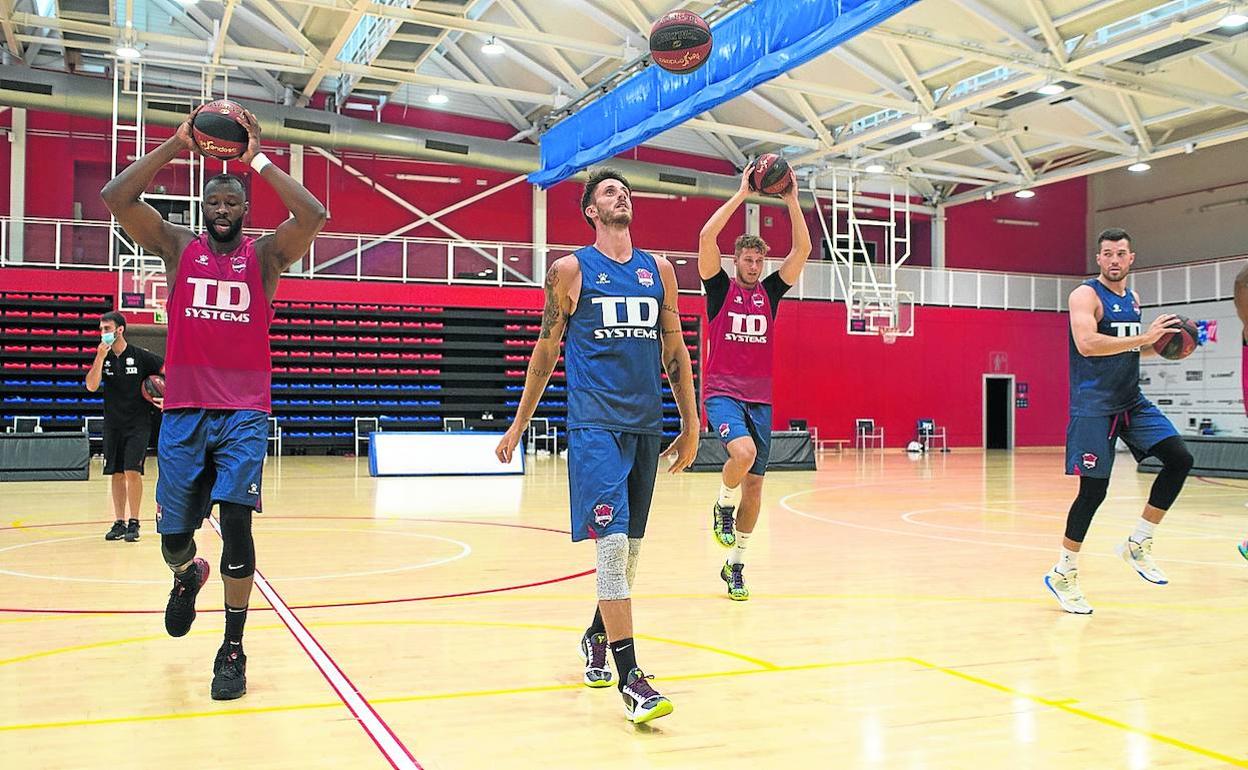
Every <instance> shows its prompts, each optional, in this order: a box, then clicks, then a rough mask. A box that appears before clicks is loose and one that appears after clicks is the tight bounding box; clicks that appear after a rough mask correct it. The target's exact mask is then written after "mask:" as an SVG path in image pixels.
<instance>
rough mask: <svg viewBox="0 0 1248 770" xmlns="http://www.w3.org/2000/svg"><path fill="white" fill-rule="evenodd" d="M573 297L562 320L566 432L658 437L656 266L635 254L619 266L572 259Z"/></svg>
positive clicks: (596, 254) (586, 257) (598, 259)
mask: <svg viewBox="0 0 1248 770" xmlns="http://www.w3.org/2000/svg"><path fill="white" fill-rule="evenodd" d="M575 255H576V258H577V260H578V261H579V262H580V264H581V296H580V299H579V300H578V301H577V304H576V310H575V311H573V313H572V317H571V318H569V319H568V327H567V345H566V347H565V349H564V368H565V370H566V371H567V375H568V427H569V428H606V429H608V430H616V431H622V432H625V433H648V434H655V435H662V433H663V397H662V390H661V384H660V380H659V371H660V369H661V368H662V347H663V345H662V342H661V341H660V335H661V328H660V325H659V311H660V309H661V308H662V306H663V281H662V280H661V279H660V278H659V266H658V264H657V263H656V262H655V261H654V257H652V256H650V255H649V254H647V253H646V252H644V251H641V250H640V249H633V256H632V257H631V258H630V259H629V260H628V262H626V263H624V264H620V263H619V262H615V261H614V260H611V259H609V258H608V257H607V256H606V255H604V254H603V253H602V252H600V251H598V249H596V248H594V247H593V246H586V247H584V248H582V249H578V250H577V251H576V252H575Z"/></svg>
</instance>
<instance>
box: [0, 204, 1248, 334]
mask: <svg viewBox="0 0 1248 770" xmlns="http://www.w3.org/2000/svg"><path fill="white" fill-rule="evenodd" d="M13 226H14V224H13V221H12V220H11V218H9V217H0V267H51V268H56V269H60V268H74V269H81V268H87V269H99V270H119V269H121V267H122V265H119V264H112V263H111V262H110V259H109V248H108V238H109V228H108V222H96V221H88V220H69V219H42V218H34V217H27V218H25V219H24V220H22V224H21V226H22V229H23V234H24V240H23V242H24V253H23V254H22V256H21V258H14V255H13V254H11V252H10V248H9V241H10V238H9V235H10V232H11V230H12V228H13ZM245 232H246V233H247V234H248V235H254V236H259V235H264V234H266V233H267V232H271V231H265V230H252V229H248V230H246V231H245ZM578 248H580V247H579V246H572V245H552V246H547V247H545V248H544V249H539V248H536V247H534V246H533V244H531V243H514V242H505V241H458V240H452V239H445V238H406V237H396V238H389V239H386V240H384V241H379V240H378V239H377V236H375V235H369V234H363V233H351V234H348V233H321V234H320V235H319V236H317V238H316V240H315V242H313V244H312V248H311V249H310V251H309V253H308V256H307V257H305V258H304V259H303V260H301V261H300V262H298V263H296V264H295V265H293V266H292V267H291V269H290V270H289V271H287V273H286V275H289V276H293V277H299V278H330V279H338V280H351V281H396V282H402V283H439V284H466V285H476V286H531V287H532V286H540V285H541V280H542V274H543V272H544V270H543V267H544V266H545V265H547V264H549V263H550V262H553V261H554V260H555V259H558V258H559V257H561V256H563V255H565V254H570V253H572V252H573V251H575V250H576V249H578ZM652 253H654V254H655V255H659V256H664V257H667V258H668V259H669V260H670V261H671V262H672V264H673V266H674V267H675V268H676V276H677V279H678V281H679V283H680V286H681V292H682V293H688V294H700V293H701V291H702V289H701V281H700V280H699V277H698V265H697V262H698V259H697V254H695V253H693V252H684V251H653V252H652ZM730 264H731V258H729V257H724V265H725V267H729V266H730ZM779 265H780V260H768V270H769V271H770V270H775V269H776V268H777V267H779ZM1246 265H1248V257H1233V258H1229V259H1222V260H1215V261H1209V262H1197V263H1191V264H1186V265H1178V266H1174V267H1159V268H1145V269H1138V270H1135V271H1134V272H1133V273H1132V283H1133V286H1134V288H1135V289H1136V291H1138V292H1139V294H1140V300H1141V303H1142V304H1143V305H1145V306H1156V305H1163V304H1178V303H1185V302H1200V301H1209V300H1218V299H1227V298H1229V297H1231V295H1232V292H1233V290H1234V281H1235V276H1236V275H1237V274H1238V273H1239V271H1240V270H1242V269H1243V268H1244V267H1245V266H1246ZM1083 280H1084V278H1083V277H1081V276H1055V275H1039V274H1030V273H1005V272H994V271H985V270H957V269H933V268H926V267H902V268H898V269H897V289H898V290H899V291H904V292H911V293H913V294H914V297H915V304H916V305H926V306H936V307H942V306H943V307H971V308H986V309H1001V310H1048V311H1060V310H1065V308H1066V297H1067V295H1068V294H1070V292H1071V291H1072V290H1073V289H1074V288H1075V287H1076V286H1078V285H1079V283H1080V282H1081V281H1083ZM790 296H791V297H795V298H797V299H805V300H830V301H833V302H843V301H845V296H844V290H843V288H842V287H841V286H840V285H839V282H838V281H837V280H836V279H835V270H834V266H833V264H832V262H830V261H826V260H812V261H811V262H810V263H808V265H807V266H806V269H805V270H804V271H803V272H802V277H801V279H800V280H799V281H798V283H797V286H795V287H794V289H793V292H792V294H790Z"/></svg>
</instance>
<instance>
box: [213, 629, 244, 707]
mask: <svg viewBox="0 0 1248 770" xmlns="http://www.w3.org/2000/svg"><path fill="white" fill-rule="evenodd" d="M246 694H247V656H246V655H245V654H244V653H243V646H242V645H241V644H231V643H230V642H223V643H222V644H221V649H219V650H217V659H216V660H214V661H213V662H212V699H213V700H234V699H235V698H241V697H243V696H244V695H246Z"/></svg>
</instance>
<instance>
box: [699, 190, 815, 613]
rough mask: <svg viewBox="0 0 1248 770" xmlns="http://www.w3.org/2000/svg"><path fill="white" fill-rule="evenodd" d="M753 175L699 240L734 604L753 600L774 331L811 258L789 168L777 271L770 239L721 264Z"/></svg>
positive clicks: (717, 524)
mask: <svg viewBox="0 0 1248 770" xmlns="http://www.w3.org/2000/svg"><path fill="white" fill-rule="evenodd" d="M752 170H753V169H752V168H751V167H748V166H747V167H746V169H745V173H743V174H742V175H741V187H740V189H738V190H737V192H736V194H735V195H733V196H732V197H731V198H729V199H728V201H727V202H726V203H724V205H722V206H720V207H719V209H718V210H716V212H715V213H714V214H712V215H711V218H710V219H708V220H707V222H706V224H705V225H704V226H703V227H702V233H701V235H700V236H699V238H698V273H699V274H700V275H701V276H702V285H703V286H704V287H705V289H706V317H707V318H708V319H710V332H709V334H708V335H707V337H708V339H709V341H710V350H709V351H708V353H707V357H706V369H705V379H704V380H703V393H704V394H705V396H706V401H705V402H704V407H705V409H706V420H707V423H709V424H710V426H711V430H714V431H718V432H719V437H720V439H721V440H722V441H723V442H724V447H725V448H726V449H727V450H728V461H727V462H725V463H724V469H723V475H722V479H721V482H720V487H719V499H718V500H716V501H715V504H714V505H713V506H712V507H711V532H712V534H713V535H714V536H715V541H716V542H717V543H719V544H720V545H722V546H724V547H725V548H731V549H732V551H731V552H730V553H729V554H728V561H727V563H725V564H724V566H723V567H722V568H720V571H719V576H720V578H721V579H723V581H724V582H725V583H727V584H728V596H729V598H731V599H733V600H734V601H745V600H747V599H749V598H750V592H749V590H748V589H747V588H746V587H745V576H744V570H745V547H746V544H747V543H748V542H749V539H750V535H751V534H752V533H753V532H754V525H755V524H756V523H757V522H758V512H759V508H760V506H761V505H762V494H763V474H765V473H766V472H767V457H768V455H769V454H770V449H771V363H772V355H773V350H772V341H773V337H772V328H771V327H772V323H773V322H774V321H775V319H776V311H777V310H779V308H780V298H781V297H783V296H784V295H785V292H787V291H788V290H789V289H790V288H792V286H793V284H795V283H797V279H798V276H800V275H801V274H802V268H803V267H804V266H805V265H806V258H807V257H808V256H810V230H809V229H808V228H807V227H806V218H805V217H804V216H803V215H802V207H801V205H800V204H798V202H797V179H796V177H794V176H793V172H792V171H790V172H789V178H790V180H791V181H792V184H791V185H790V187H789V190H788V192H786V193H784V195H783V196H782V197H783V199H784V205H785V206H786V207H787V208H788V211H789V225H790V227H791V228H792V232H793V238H792V241H793V247H792V248H791V249H790V250H789V253H788V256H786V257H785V258H784V262H783V263H782V264H781V265H780V269H779V270H777V271H776V272H774V273H772V274H771V275H769V276H767V277H766V278H761V276H762V274H763V260H764V259H765V258H766V257H767V242H766V241H764V240H763V239H762V238H759V237H758V236H757V235H741V236H738V237H737V241H736V243H735V244H734V245H733V255H734V260H733V261H734V265H735V267H736V273H737V277H736V278H735V279H730V278H729V277H728V273H726V272H725V271H724V269H723V267H721V266H720V261H719V255H720V250H719V242H718V238H719V234H720V232H721V231H722V230H723V229H724V226H725V225H727V224H728V219H729V218H730V217H731V216H732V214H733V212H735V211H736V210H737V208H738V207H739V206H740V205H741V203H742V202H743V201H745V199H746V197H747V196H748V195H749V194H750V187H749V177H750V172H751V171H752ZM760 278H761V280H760ZM734 512H735V513H736V521H735V532H734V521H733V513H734Z"/></svg>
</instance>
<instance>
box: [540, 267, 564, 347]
mask: <svg viewBox="0 0 1248 770" xmlns="http://www.w3.org/2000/svg"><path fill="white" fill-rule="evenodd" d="M558 283H559V270H558V268H556V267H555V266H554V265H551V266H550V270H548V271H546V309H545V312H543V313H542V331H541V334H540V338H541V339H544V340H548V339H550V336H551V330H552V329H553V328H554V326H555V324H556V323H558V322H559V318H560V317H561V316H562V313H560V308H559V300H558V299H557V298H556V297H555V286H556V285H558Z"/></svg>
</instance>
